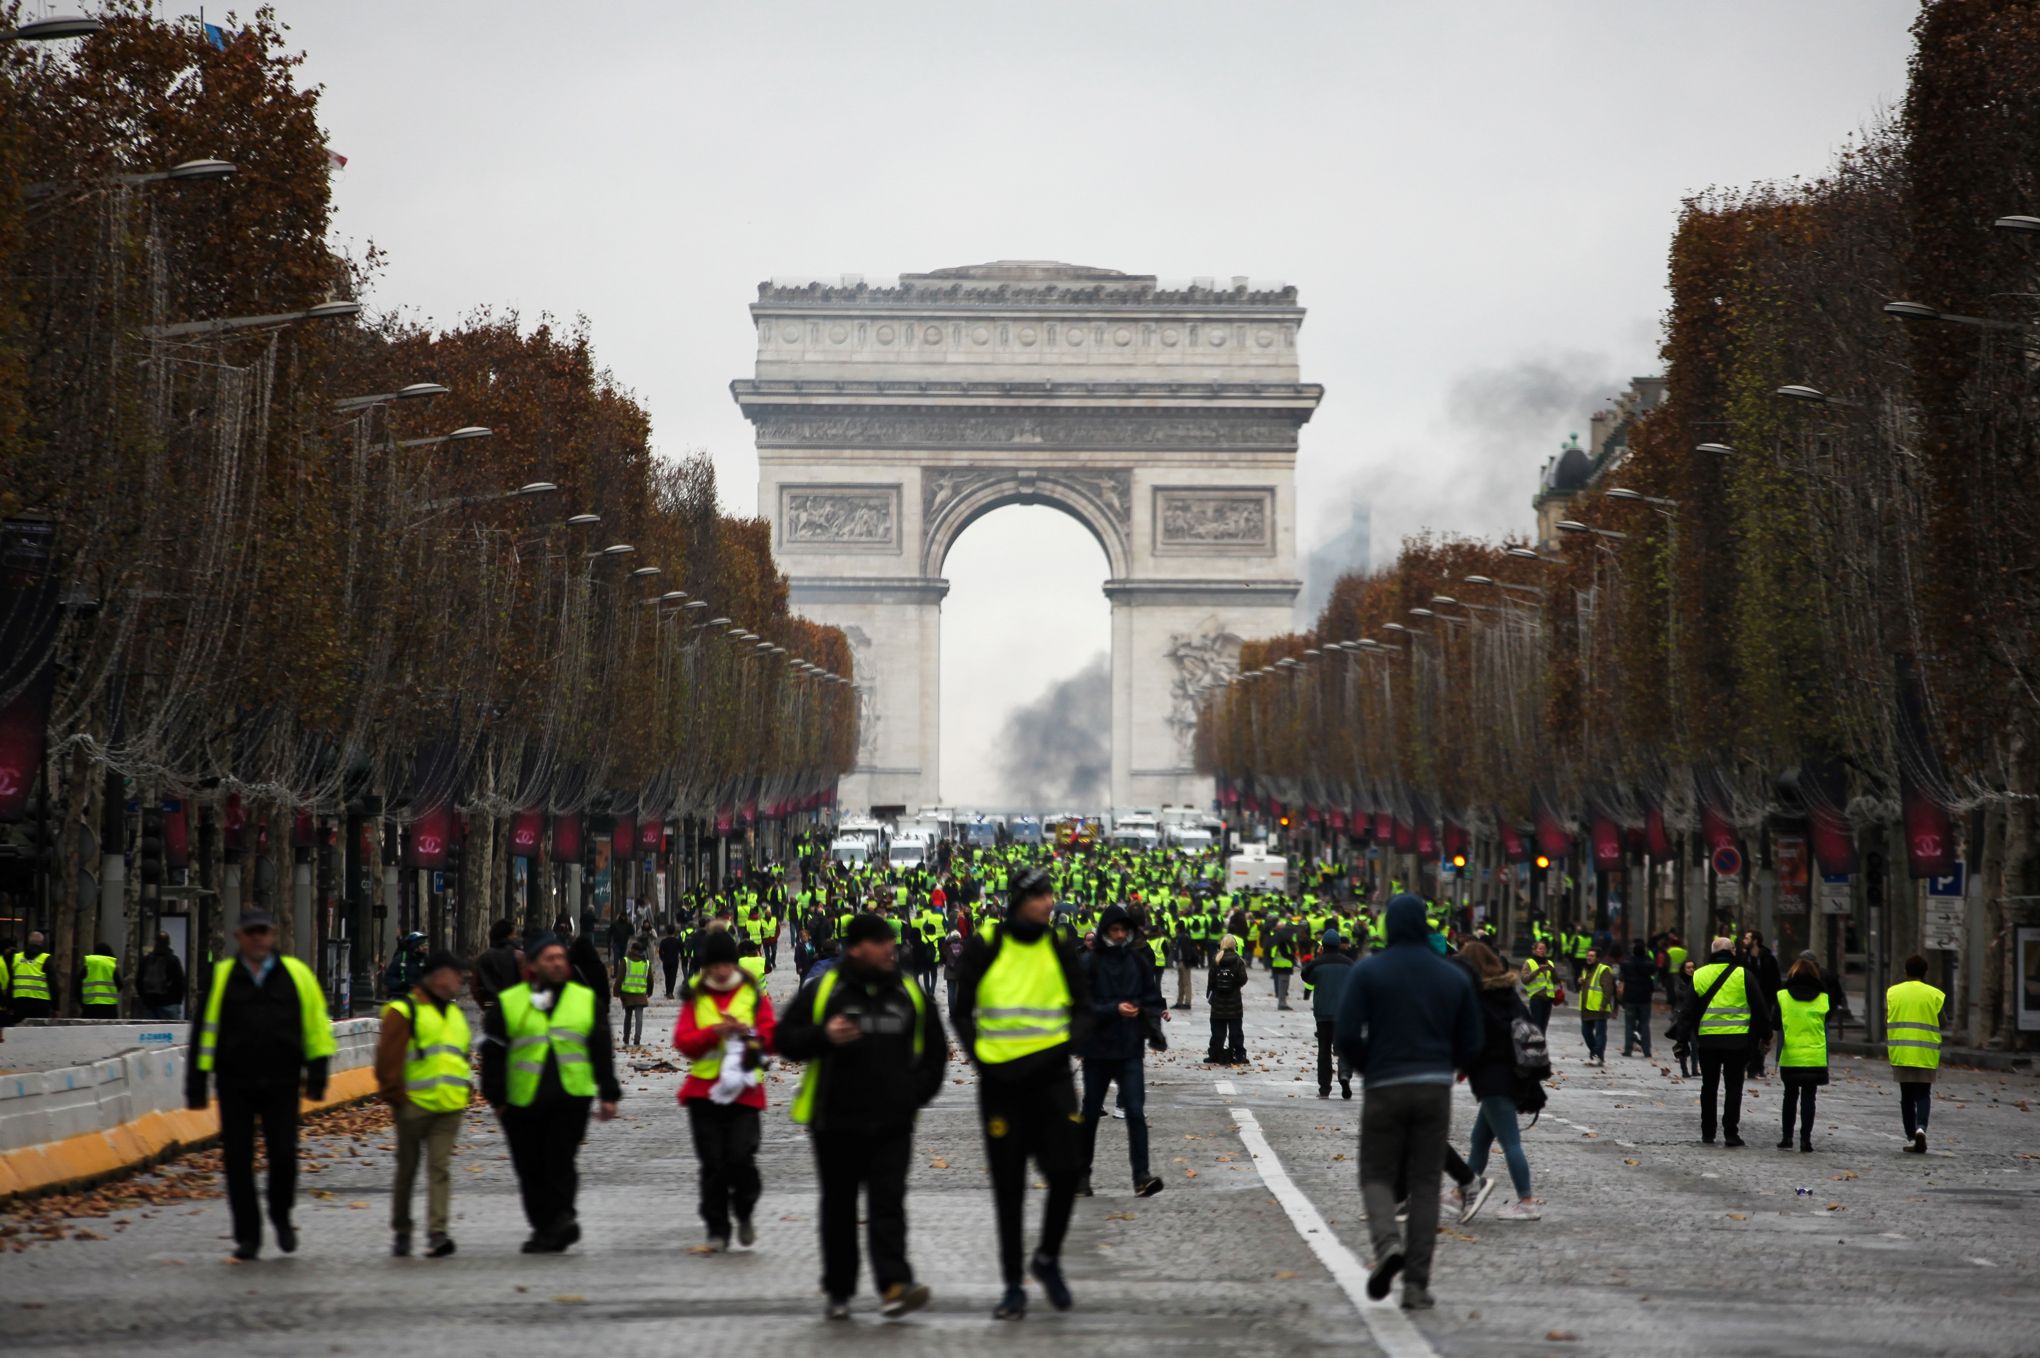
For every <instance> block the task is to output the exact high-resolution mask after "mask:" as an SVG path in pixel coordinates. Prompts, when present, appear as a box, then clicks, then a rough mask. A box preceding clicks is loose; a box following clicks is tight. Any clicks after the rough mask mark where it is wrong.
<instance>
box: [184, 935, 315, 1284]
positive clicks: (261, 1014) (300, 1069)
mask: <svg viewBox="0 0 2040 1358" xmlns="http://www.w3.org/2000/svg"><path fill="white" fill-rule="evenodd" d="M234 944H235V948H236V954H235V956H233V957H229V958H225V959H223V960H222V961H220V962H219V963H217V964H216V965H215V966H214V967H213V975H212V985H211V986H210V987H209V988H208V990H207V991H206V1001H205V1007H204V1008H203V1009H201V1010H200V1011H199V1013H198V1016H197V1017H196V1018H195V1019H194V1020H193V1021H192V1025H191V1050H192V1051H194V1052H197V1053H198V1059H197V1060H195V1061H193V1062H191V1063H190V1065H189V1066H187V1067H186V1070H185V1077H184V1103H185V1106H186V1107H187V1108H190V1109H191V1110H193V1111H194V1112H196V1111H199V1110H202V1109H203V1108H204V1107H205V1105H206V1084H207V1082H208V1080H211V1081H212V1083H213V1085H214V1087H215V1088H216V1089H217V1091H218V1094H219V1101H220V1160H221V1162H222V1166H223V1168H224V1171H225V1175H226V1180H227V1207H228V1210H229V1212H230V1213H231V1214H232V1217H233V1222H234V1257H235V1258H236V1259H240V1260H244V1261H245V1260H249V1259H253V1258H255V1257H256V1256H257V1255H259V1254H261V1252H262V1211H261V1207H260V1204H258V1202H257V1201H256V1197H255V1128H256V1126H257V1124H258V1123H259V1124H260V1126H261V1128H262V1148H263V1150H264V1151H265V1152H266V1153H267V1155H268V1157H269V1221H270V1225H271V1226H273V1227H274V1228H275V1230H276V1245H277V1248H278V1249H281V1250H282V1251H283V1252H284V1253H285V1254H291V1253H294V1252H295V1251H296V1250H297V1245H298V1237H297V1228H296V1227H295V1226H294V1225H292V1223H291V1209H292V1207H293V1206H295V1204H296V1200H297V1149H298V1090H299V1085H300V1080H302V1084H303V1089H304V1096H305V1097H306V1098H307V1099H310V1100H312V1101H314V1102H316V1101H318V1100H320V1099H323V1098H324V1097H326V1069H327V1063H328V1061H329V1060H330V1059H331V1057H332V1055H333V1052H334V1049H335V1046H334V1042H333V1024H332V1021H331V1020H330V1019H329V1018H328V1017H327V1016H326V997H325V996H324V995H323V994H321V993H320V991H319V978H318V977H316V976H314V975H313V974H312V969H311V968H310V967H308V966H306V965H305V964H304V963H302V962H300V961H298V960H297V959H296V958H295V957H285V956H283V955H281V954H280V953H278V952H277V951H276V921H275V919H274V918H273V917H272V916H270V915H269V914H268V913H267V912H266V911H260V910H251V911H248V912H247V913H245V914H243V915H242V916H241V918H240V920H239V922H238V923H236V924H235V926H234Z"/></svg>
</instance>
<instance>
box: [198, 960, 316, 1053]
mask: <svg viewBox="0 0 2040 1358" xmlns="http://www.w3.org/2000/svg"><path fill="white" fill-rule="evenodd" d="M276 962H277V965H278V966H280V967H282V968H283V970H284V974H285V975H287V976H289V977H290V980H291V984H292V985H294V986H296V987H297V998H298V1017H299V1020H300V1022H301V1023H302V1025H303V1031H302V1041H303V1045H304V1052H305V1060H307V1061H316V1060H318V1059H320V1058H321V1057H325V1056H331V1055H332V1054H333V1052H334V1050H335V1046H336V1044H335V1043H334V1041H333V1021H332V1020H331V1019H329V1018H327V1017H326V997H325V996H324V995H321V994H320V993H319V978H318V977H316V976H314V975H312V969H311V968H310V967H308V966H306V965H305V964H304V963H302V962H300V961H298V960H297V959H296V958H295V957H290V956H286V955H283V954H278V955H277V958H276ZM240 965H241V960H240V959H239V958H237V957H229V958H227V959H226V960H225V961H223V962H220V963H217V964H216V965H215V966H214V967H213V978H212V991H211V992H210V993H209V994H208V995H207V996H206V1001H205V1022H204V1023H203V1024H201V1025H200V1026H199V1030H198V1068H199V1069H200V1070H205V1071H209V1070H211V1069H212V1068H213V1057H214V1056H215V1055H216V1054H217V1052H218V1050H219V1042H220V1010H221V1009H222V1008H223V1007H224V1006H225V1004H226V1001H227V978H228V977H229V976H231V975H233V972H234V968H235V967H238V966H240Z"/></svg>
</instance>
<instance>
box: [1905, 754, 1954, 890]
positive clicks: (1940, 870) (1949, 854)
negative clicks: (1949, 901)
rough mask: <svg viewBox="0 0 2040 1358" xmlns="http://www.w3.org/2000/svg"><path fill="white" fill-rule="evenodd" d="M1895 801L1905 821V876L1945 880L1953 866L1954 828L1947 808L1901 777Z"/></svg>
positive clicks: (1909, 780) (1908, 779)
mask: <svg viewBox="0 0 2040 1358" xmlns="http://www.w3.org/2000/svg"><path fill="white" fill-rule="evenodd" d="M1898 801H1899V808H1900V810H1901V812H1902V813H1903V816H1904V820H1905V861H1906V869H1907V875H1908V876H1911V877H1913V878H1916V879H1917V878H1922V877H1946V876H1947V875H1948V874H1949V873H1950V872H1951V871H1952V870H1953V868H1954V864H1955V825H1954V822H1953V821H1952V820H1951V819H1950V817H1949V815H1948V808H1947V807H1945V806H1942V805H1941V804H1940V803H1939V802H1938V801H1936V800H1934V799H1933V798H1932V797H1930V796H1928V795H1927V793H1926V790H1925V789H1923V788H1921V787H1920V786H1919V785H1918V784H1916V783H1914V782H1913V780H1912V779H1910V778H1904V777H1901V778H1900V779H1899V785H1898Z"/></svg>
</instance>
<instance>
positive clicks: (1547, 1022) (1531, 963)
mask: <svg viewBox="0 0 2040 1358" xmlns="http://www.w3.org/2000/svg"><path fill="white" fill-rule="evenodd" d="M1540 927H1542V926H1540ZM1550 952H1551V949H1550V945H1549V944H1547V943H1545V941H1544V940H1543V939H1541V938H1540V939H1538V940H1537V941H1536V942H1535V943H1533V944H1531V945H1530V956H1529V957H1528V958H1526V959H1524V962H1523V993H1524V995H1525V996H1526V997H1527V998H1528V1001H1529V1005H1530V1021H1531V1022H1532V1023H1535V1024H1536V1025H1537V1027H1538V1028H1539V1029H1540V1030H1549V1029H1550V1027H1551V1001H1552V998H1553V997H1554V996H1555V995H1556V994H1557V993H1558V969H1557V968H1555V967H1553V966H1552V965H1551V957H1550Z"/></svg>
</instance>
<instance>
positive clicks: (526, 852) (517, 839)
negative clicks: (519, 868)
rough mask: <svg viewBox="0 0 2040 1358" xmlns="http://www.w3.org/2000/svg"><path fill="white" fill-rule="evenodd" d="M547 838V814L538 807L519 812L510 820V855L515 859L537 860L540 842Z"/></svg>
mask: <svg viewBox="0 0 2040 1358" xmlns="http://www.w3.org/2000/svg"><path fill="white" fill-rule="evenodd" d="M544 837H545V812H544V811H542V810H540V809H539V808H537V807H531V808H529V809H527V810H524V811H519V812H518V813H517V814H516V815H514V816H512V817H511V818H510V854H511V856H512V857H513V858H537V857H538V846H539V841H540V840H542V839H543V838H544Z"/></svg>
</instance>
